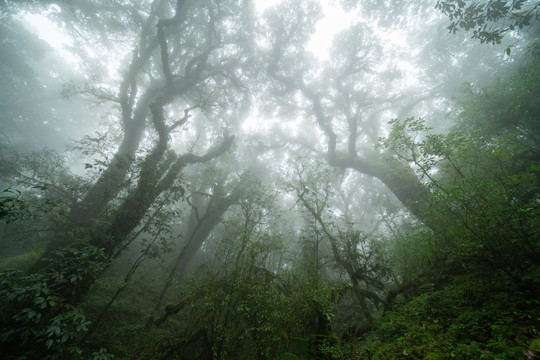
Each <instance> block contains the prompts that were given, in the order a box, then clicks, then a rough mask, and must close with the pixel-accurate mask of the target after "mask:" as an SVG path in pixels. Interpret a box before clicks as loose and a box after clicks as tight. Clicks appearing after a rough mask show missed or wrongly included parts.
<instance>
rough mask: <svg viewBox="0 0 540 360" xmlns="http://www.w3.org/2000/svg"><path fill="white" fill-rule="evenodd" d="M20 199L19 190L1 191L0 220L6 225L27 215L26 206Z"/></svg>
mask: <svg viewBox="0 0 540 360" xmlns="http://www.w3.org/2000/svg"><path fill="white" fill-rule="evenodd" d="M20 197H21V192H20V191H19V190H11V189H5V190H4V191H2V194H1V195H0V220H3V221H5V222H6V223H7V224H8V223H10V222H12V221H16V220H19V219H22V218H24V217H25V216H26V215H28V214H29V211H28V209H27V207H26V204H25V203H24V201H23V200H21V198H20Z"/></svg>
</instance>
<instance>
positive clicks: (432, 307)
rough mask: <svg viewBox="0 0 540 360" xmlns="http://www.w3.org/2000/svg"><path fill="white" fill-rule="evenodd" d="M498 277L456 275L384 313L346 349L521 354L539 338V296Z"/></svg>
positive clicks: (382, 355) (420, 354)
mask: <svg viewBox="0 0 540 360" xmlns="http://www.w3.org/2000/svg"><path fill="white" fill-rule="evenodd" d="M511 289H512V285H511V284H508V283H506V282H505V281H504V280H503V279H500V278H492V279H491V280H489V281H486V280H481V281H479V280H478V278H476V277H474V276H468V275H467V276H459V277H455V278H454V279H453V280H452V281H451V282H450V283H449V284H447V285H444V286H442V287H436V286H431V287H430V288H426V289H425V290H424V292H423V293H422V294H421V295H419V296H417V297H415V298H414V299H413V300H411V301H410V302H408V303H407V304H405V305H403V306H399V307H397V308H395V309H394V310H393V311H391V312H388V313H386V314H385V316H384V317H383V319H382V320H381V322H380V324H379V326H378V328H377V330H376V331H375V332H373V333H372V334H370V335H369V336H367V337H366V340H365V342H361V343H360V342H359V343H357V344H356V345H355V346H351V347H350V348H348V351H351V352H352V353H354V354H355V356H357V357H358V358H360V357H363V356H366V357H369V358H370V359H373V360H375V359H381V360H382V359H439V360H442V359H493V360H494V359H522V358H524V353H525V352H527V351H529V350H528V349H529V347H530V346H533V345H534V342H535V341H537V339H538V333H537V329H538V326H539V325H540V311H539V309H540V307H539V306H538V305H539V301H538V299H534V298H533V299H531V298H530V297H529V296H528V295H527V294H523V293H521V292H519V290H518V289H512V290H511Z"/></svg>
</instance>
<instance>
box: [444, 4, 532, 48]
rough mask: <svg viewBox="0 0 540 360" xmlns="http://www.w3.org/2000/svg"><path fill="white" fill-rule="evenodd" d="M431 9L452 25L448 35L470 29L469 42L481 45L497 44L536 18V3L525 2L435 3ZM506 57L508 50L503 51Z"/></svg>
mask: <svg viewBox="0 0 540 360" xmlns="http://www.w3.org/2000/svg"><path fill="white" fill-rule="evenodd" d="M435 7H436V8H437V9H439V10H441V11H442V12H443V13H444V14H445V15H447V16H448V17H449V18H450V20H451V21H452V23H451V24H450V25H449V26H448V30H449V31H450V32H451V33H454V34H455V33H456V31H458V29H463V30H465V31H469V30H471V29H472V31H473V35H472V38H473V39H477V40H479V41H480V42H481V43H490V44H493V45H494V44H500V43H501V41H502V38H503V36H505V34H506V33H508V32H511V31H514V30H518V29H519V31H523V30H524V29H526V28H529V27H531V25H532V24H533V22H534V21H536V20H538V18H539V16H540V13H539V11H540V3H538V2H535V1H527V0H513V1H487V2H481V1H470V2H469V3H467V1H463V0H438V1H437V4H436V5H435ZM505 51H506V53H507V54H508V55H510V47H508V48H506V50H505Z"/></svg>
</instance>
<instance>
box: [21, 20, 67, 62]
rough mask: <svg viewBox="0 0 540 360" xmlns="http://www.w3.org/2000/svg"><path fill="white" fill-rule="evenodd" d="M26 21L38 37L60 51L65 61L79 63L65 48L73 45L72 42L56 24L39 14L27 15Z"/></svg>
mask: <svg viewBox="0 0 540 360" xmlns="http://www.w3.org/2000/svg"><path fill="white" fill-rule="evenodd" d="M24 19H25V20H26V21H27V22H28V24H29V25H30V26H31V27H33V28H34V30H35V31H36V33H37V34H38V36H39V37H40V38H41V39H42V40H45V41H46V42H47V43H48V44H49V45H51V46H52V47H53V48H54V49H55V50H56V51H58V52H59V53H60V55H61V56H62V57H63V58H64V59H66V60H67V61H68V62H69V63H72V64H73V63H75V62H77V59H76V58H75V57H74V56H73V55H72V54H71V53H70V52H69V51H67V50H66V49H65V46H68V45H71V44H72V40H71V39H70V38H69V36H66V34H65V33H64V32H63V31H62V29H60V28H58V26H56V24H55V23H53V22H52V21H50V20H49V19H47V18H46V17H45V16H43V15H38V14H26V15H24Z"/></svg>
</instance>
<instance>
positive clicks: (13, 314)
mask: <svg viewBox="0 0 540 360" xmlns="http://www.w3.org/2000/svg"><path fill="white" fill-rule="evenodd" d="M104 266H105V259H104V257H103V252H102V251H101V250H99V249H95V248H93V247H90V246H80V247H77V248H75V247H72V248H69V249H66V250H63V251H58V252H57V253H56V254H55V256H54V258H53V259H51V260H50V261H47V266H46V268H45V270H44V271H43V272H41V273H35V274H30V275H25V274H23V273H21V272H20V271H15V270H6V271H4V272H3V273H2V274H1V276H0V279H1V280H0V281H1V282H0V299H2V300H1V305H0V308H1V314H2V315H1V317H0V319H1V324H2V326H1V327H2V331H1V332H0V353H2V354H3V358H4V359H22V358H25V359H65V358H73V359H75V358H77V357H78V356H79V355H81V354H82V351H81V349H80V347H79V346H78V342H79V341H80V339H81V338H82V336H83V335H84V333H85V332H86V331H87V330H88V325H89V324H90V322H89V321H88V320H87V319H86V317H85V315H84V314H83V313H82V312H81V311H80V310H79V308H77V307H76V306H74V305H73V304H74V303H76V300H77V298H78V297H79V296H80V295H81V293H80V292H81V289H84V288H85V287H87V286H89V285H90V284H91V283H92V282H93V281H94V279H95V277H96V276H98V275H99V274H100V273H101V271H102V269H103V267H104Z"/></svg>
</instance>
